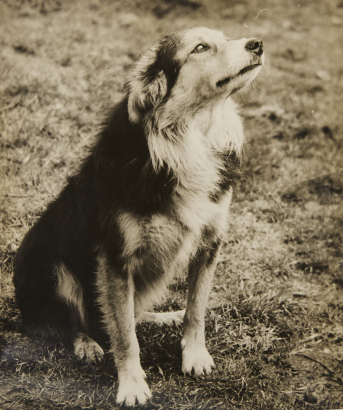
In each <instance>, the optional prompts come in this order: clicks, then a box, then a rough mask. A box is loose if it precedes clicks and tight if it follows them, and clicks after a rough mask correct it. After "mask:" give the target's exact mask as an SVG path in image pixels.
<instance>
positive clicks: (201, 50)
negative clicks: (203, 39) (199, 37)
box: [192, 44, 210, 54]
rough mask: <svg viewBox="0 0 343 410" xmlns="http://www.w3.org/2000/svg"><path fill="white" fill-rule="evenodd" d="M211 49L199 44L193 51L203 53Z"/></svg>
mask: <svg viewBox="0 0 343 410" xmlns="http://www.w3.org/2000/svg"><path fill="white" fill-rule="evenodd" d="M209 48H210V47H209V46H205V45H204V44H198V45H197V46H196V47H195V49H194V50H193V51H192V54H193V53H203V52H204V51H207V50H208V49H209Z"/></svg>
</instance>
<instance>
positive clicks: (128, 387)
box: [117, 373, 151, 406]
mask: <svg viewBox="0 0 343 410" xmlns="http://www.w3.org/2000/svg"><path fill="white" fill-rule="evenodd" d="M143 374H144V373H143ZM150 397H151V391H150V389H149V386H148V385H147V383H146V381H145V380H144V377H142V376H141V375H139V376H136V377H135V376H133V375H131V376H128V377H125V378H124V379H123V380H121V381H120V382H119V387H118V394H117V404H125V405H126V406H135V405H136V402H137V403H138V404H144V403H145V402H146V401H147V400H148V399H149V398H150Z"/></svg>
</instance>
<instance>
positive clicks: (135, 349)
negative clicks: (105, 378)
mask: <svg viewBox="0 0 343 410" xmlns="http://www.w3.org/2000/svg"><path fill="white" fill-rule="evenodd" d="M97 285H98V291H99V303H100V306H101V310H102V313H103V317H104V319H103V321H104V323H105V327H106V330H107V333H108V334H109V336H110V340H111V350H112V352H113V354H114V360H115V363H116V367H117V370H118V381H119V387H118V394H117V403H125V404H126V405H127V406H134V405H135V404H136V401H137V402H138V403H139V404H141V403H145V402H146V400H147V399H148V398H149V397H151V392H150V390H149V387H148V385H147V383H146V381H145V373H144V371H143V369H142V367H141V364H140V360H139V345H138V340H137V337H136V330H135V325H136V324H135V314H134V312H135V308H134V297H135V286H134V280H133V277H132V274H131V273H130V272H129V271H128V270H126V269H125V268H123V269H121V270H120V271H119V270H118V268H115V267H114V266H113V265H112V264H111V262H110V259H109V258H107V257H106V255H102V256H101V257H99V269H98V274H97Z"/></svg>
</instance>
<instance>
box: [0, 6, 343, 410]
mask: <svg viewBox="0 0 343 410" xmlns="http://www.w3.org/2000/svg"><path fill="white" fill-rule="evenodd" d="M195 25H205V26H208V27H212V28H219V29H222V30H224V31H225V32H226V33H227V34H228V35H229V36H230V37H234V38H240V37H246V38H249V37H252V36H256V37H261V38H262V39H263V41H264V44H265V49H266V53H267V63H266V67H265V69H264V71H263V73H262V74H261V76H260V78H259V79H258V81H257V82H256V84H255V86H254V87H253V88H251V89H250V90H249V91H248V92H245V93H243V94H241V95H239V96H237V101H238V102H239V103H240V105H241V106H242V115H243V117H244V122H245V129H246V135H247V140H248V143H247V149H246V160H245V173H244V176H243V177H242V179H241V180H240V181H239V183H238V184H237V187H236V190H235V195H234V201H233V205H232V209H231V215H232V218H231V225H230V229H229V232H228V236H227V242H226V244H225V246H224V250H223V252H222V255H221V259H220V262H219V265H218V268H217V271H216V275H215V279H214V284H213V290H212V292H211V297H210V307H209V309H208V313H207V321H206V323H207V329H206V332H207V345H208V348H209V351H210V353H211V354H212V356H213V358H214V360H215V363H216V368H215V370H214V372H213V374H212V375H210V376H206V377H204V378H194V377H190V376H187V377H184V376H183V374H182V372H181V348H180V339H181V335H182V328H181V327H179V326H174V327H157V326H153V325H148V324H144V325H143V324H142V325H139V326H138V329H137V333H138V338H139V342H140V346H141V360H142V365H143V368H144V369H145V370H146V372H147V377H148V381H149V385H150V386H151V388H152V391H153V398H152V400H151V401H150V402H149V404H148V405H146V406H143V408H147V409H148V408H149V409H155V408H156V409H195V408H196V409H243V410H248V409H261V410H262V409H263V410H264V409H285V410H286V409H287V410H291V409H339V408H343V381H342V364H343V326H342V323H343V296H342V295H343V292H342V290H343V258H342V242H343V241H342V236H343V235H342V232H343V207H342V195H343V167H342V163H343V161H342V160H343V155H342V129H343V127H342V122H341V113H340V111H341V110H340V107H341V106H342V103H343V97H342V96H343V83H342V81H343V71H342V67H341V48H342V40H341V32H342V26H343V8H342V4H341V2H337V1H334V0H332V1H331V0H323V1H321V2H317V3H314V2H310V1H305V0H298V1H292V0H287V1H281V0H274V1H272V0H258V1H256V2H254V3H252V2H251V4H250V3H249V2H247V1H239V2H238V1H234V0H233V1H230V2H225V1H224V0H223V1H219V0H218V1H217V2H210V1H209V0H198V1H194V0H192V1H191V0H185V1H182V2H176V1H167V0H163V1H153V0H151V1H149V2H144V1H138V0H136V1H133V0H130V1H127V2H125V4H124V3H123V2H119V1H114V2H110V1H105V0H103V1H96V0H90V1H88V2H81V1H76V2H73V3H72V2H68V1H67V0H59V1H58V0H46V1H39V2H38V1H25V0H15V1H11V2H10V1H4V2H2V3H1V4H0V41H1V46H2V47H1V50H0V53H1V65H0V145H1V150H0V173H1V178H0V206H1V208H0V209H1V220H0V223H1V235H0V261H1V277H0V285H1V295H0V321H1V329H0V342H1V348H0V349H1V350H0V353H1V357H0V359H1V362H0V407H1V408H4V409H36V408H41V409H56V408H58V409H80V410H85V409H109V408H115V407H116V406H115V395H116V381H117V375H116V370H115V367H114V362H113V358H112V357H111V355H109V354H108V353H106V355H105V360H104V361H103V362H102V363H101V364H99V365H97V366H94V367H93V366H87V365H85V364H83V363H79V362H78V361H77V360H76V358H74V357H73V355H72V354H71V352H70V350H69V349H68V348H66V347H65V346H62V345H56V344H52V343H50V342H47V341H44V340H30V339H28V338H27V337H25V336H24V335H23V334H22V333H20V321H21V318H20V314H19V312H18V310H17V308H16V305H15V301H14V297H13V285H12V274H13V267H12V264H13V257H14V254H15V251H16V249H17V248H18V246H19V244H20V241H21V240H22V238H23V236H24V234H25V233H26V232H27V230H28V229H29V227H30V226H31V225H32V224H33V223H34V222H35V221H36V220H37V218H38V217H39V215H40V214H41V212H42V211H43V210H44V208H45V207H46V205H47V204H48V203H49V201H51V199H53V198H54V197H55V196H56V195H57V194H58V192H59V191H60V190H61V188H62V187H63V186H64V184H65V181H66V178H67V177H68V176H69V175H71V174H72V173H73V172H74V171H75V170H76V169H77V167H78V164H79V163H80V161H81V159H82V157H83V156H84V155H86V153H87V150H88V149H89V147H90V146H91V145H92V142H93V141H94V139H93V138H94V136H95V134H96V132H97V129H98V125H99V124H100V122H101V120H102V115H103V113H104V112H106V110H107V109H109V108H110V107H111V106H112V105H113V104H114V103H115V102H117V101H119V99H120V98H121V96H122V93H123V85H124V82H125V77H126V74H127V70H128V69H129V67H130V66H131V64H132V62H133V61H134V60H135V59H136V58H137V57H138V56H139V55H140V54H141V52H142V51H143V50H144V49H146V48H147V47H148V46H149V45H150V44H152V43H153V42H154V41H155V40H157V39H158V38H160V36H161V35H163V34H165V33H168V32H171V31H175V30H178V29H182V28H187V27H191V26H195ZM186 288H187V284H186V283H184V282H178V283H175V284H174V285H173V286H172V289H171V290H172V292H171V295H170V297H169V299H168V300H167V301H166V302H165V304H164V305H163V306H162V307H160V308H161V309H164V310H169V309H172V308H173V309H174V308H179V307H184V303H185V301H184V296H185V292H186ZM105 347H106V346H105Z"/></svg>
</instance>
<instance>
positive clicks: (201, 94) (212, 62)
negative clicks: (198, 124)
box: [127, 27, 264, 124]
mask: <svg viewBox="0 0 343 410" xmlns="http://www.w3.org/2000/svg"><path fill="white" fill-rule="evenodd" d="M263 62H264V54H263V44H262V41H261V40H257V39H245V38H243V39H240V40H230V39H228V38H226V37H225V35H224V34H223V33H222V32H220V31H216V30H210V29H208V28H204V27H198V28H193V29H190V30H187V31H181V32H178V33H175V34H171V35H169V36H167V37H165V38H164V39H163V40H162V41H160V42H159V43H157V44H156V45H155V46H153V47H152V48H151V49H150V50H148V51H147V52H146V53H145V54H144V55H143V56H142V57H141V59H140V60H139V61H138V62H137V63H136V65H135V66H134V68H133V70H132V73H131V76H130V78H129V82H128V87H127V89H128V111H129V118H130V121H131V123H133V124H137V123H139V122H140V121H141V119H142V118H143V117H144V115H145V114H147V113H153V112H156V111H157V110H162V112H163V114H164V117H165V118H166V117H167V121H166V123H168V122H169V123H172V122H173V121H174V122H175V121H176V120H177V119H178V118H180V117H182V116H183V114H189V113H190V110H191V111H194V112H195V111H197V110H198V109H199V108H201V107H202V106H204V105H206V104H209V103H211V102H212V101H216V100H218V99H220V98H227V97H228V96H230V95H231V94H233V93H235V92H236V91H238V90H240V89H241V88H242V87H244V86H245V85H247V84H249V83H250V82H251V81H252V80H253V79H254V78H255V77H256V76H257V74H258V72H259V71H260V69H261V67H262V65H263ZM175 116H176V117H175Z"/></svg>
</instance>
